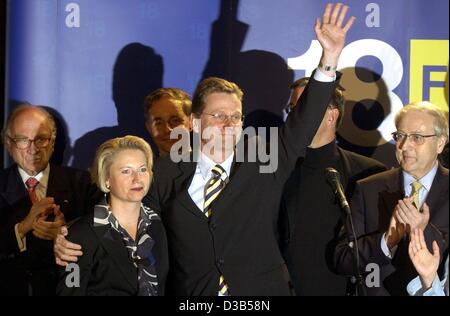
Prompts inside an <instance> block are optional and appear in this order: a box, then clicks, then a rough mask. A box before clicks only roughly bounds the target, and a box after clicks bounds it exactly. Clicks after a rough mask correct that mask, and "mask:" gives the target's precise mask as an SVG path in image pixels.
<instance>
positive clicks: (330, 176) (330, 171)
mask: <svg viewBox="0 0 450 316" xmlns="http://www.w3.org/2000/svg"><path fill="white" fill-rule="evenodd" d="M325 177H326V179H327V181H328V183H329V184H330V185H331V187H332V188H333V191H334V194H336V196H337V198H338V199H339V203H340V205H341V208H342V209H343V210H344V211H345V212H346V213H347V214H348V215H350V205H349V204H348V202H347V198H346V197H345V194H344V189H343V188H342V184H341V177H340V175H339V172H338V171H337V170H336V169H334V168H326V169H325Z"/></svg>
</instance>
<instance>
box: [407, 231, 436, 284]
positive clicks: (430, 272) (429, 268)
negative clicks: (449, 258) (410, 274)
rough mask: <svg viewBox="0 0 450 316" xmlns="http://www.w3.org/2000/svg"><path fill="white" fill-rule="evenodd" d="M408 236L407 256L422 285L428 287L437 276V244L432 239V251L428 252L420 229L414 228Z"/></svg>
mask: <svg viewBox="0 0 450 316" xmlns="http://www.w3.org/2000/svg"><path fill="white" fill-rule="evenodd" d="M410 237H411V241H410V242H409V249H408V252H409V257H410V258H411V261H412V263H413V264H414V267H415V268H416V271H417V273H418V274H419V276H420V279H421V281H422V285H423V287H424V288H425V289H429V288H430V287H431V285H432V284H433V281H434V279H435V278H436V276H437V270H438V268H439V262H440V255H439V246H438V244H437V243H436V241H433V253H430V252H429V251H428V248H427V244H426V243H425V237H424V235H423V231H422V230H421V229H414V230H413V231H412V232H411V234H410Z"/></svg>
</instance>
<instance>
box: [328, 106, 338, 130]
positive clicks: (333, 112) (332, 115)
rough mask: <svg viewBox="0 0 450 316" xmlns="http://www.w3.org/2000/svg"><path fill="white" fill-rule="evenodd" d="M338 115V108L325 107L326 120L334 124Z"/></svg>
mask: <svg viewBox="0 0 450 316" xmlns="http://www.w3.org/2000/svg"><path fill="white" fill-rule="evenodd" d="M338 117H339V110H338V109H337V108H328V109H327V122H328V123H329V124H333V125H334V126H336V123H337V120H338Z"/></svg>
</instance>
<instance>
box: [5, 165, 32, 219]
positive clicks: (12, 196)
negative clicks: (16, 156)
mask: <svg viewBox="0 0 450 316" xmlns="http://www.w3.org/2000/svg"><path fill="white" fill-rule="evenodd" d="M0 194H1V196H2V197H3V199H4V200H5V201H6V203H8V205H10V206H11V210H14V212H16V214H14V215H13V216H14V218H16V219H20V220H21V219H23V218H24V217H25V216H26V215H27V214H28V211H29V210H30V208H31V200H30V198H29V196H28V192H27V190H26V189H25V185H24V184H23V181H22V178H21V177H20V174H19V170H18V169H17V166H16V165H14V166H12V167H10V169H9V172H8V175H7V180H6V188H5V190H4V191H3V192H0Z"/></svg>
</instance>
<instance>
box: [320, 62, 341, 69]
mask: <svg viewBox="0 0 450 316" xmlns="http://www.w3.org/2000/svg"><path fill="white" fill-rule="evenodd" d="M319 68H320V69H322V70H324V71H335V70H336V69H337V66H331V65H324V64H322V62H319Z"/></svg>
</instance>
